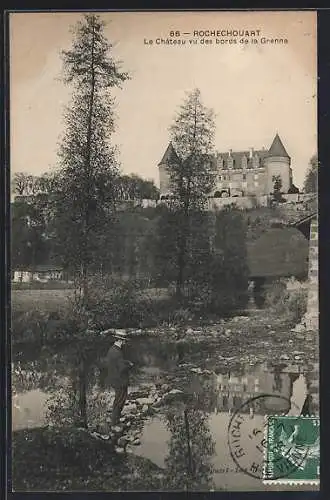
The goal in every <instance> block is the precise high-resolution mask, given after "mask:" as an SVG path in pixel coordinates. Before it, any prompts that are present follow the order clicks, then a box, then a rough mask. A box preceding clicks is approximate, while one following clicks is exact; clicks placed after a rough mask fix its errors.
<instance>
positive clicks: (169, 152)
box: [158, 142, 180, 165]
mask: <svg viewBox="0 0 330 500" xmlns="http://www.w3.org/2000/svg"><path fill="white" fill-rule="evenodd" d="M179 161H180V160H179V157H178V155H177V154H176V151H175V149H174V147H173V145H172V143H171V142H170V143H169V145H168V146H167V148H166V151H165V153H164V156H163V158H162V159H161V160H160V162H159V163H158V165H163V164H164V163H165V164H169V163H178V162H179Z"/></svg>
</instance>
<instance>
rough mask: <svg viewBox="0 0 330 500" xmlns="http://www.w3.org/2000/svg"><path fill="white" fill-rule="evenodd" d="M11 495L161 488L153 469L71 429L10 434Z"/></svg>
mask: <svg viewBox="0 0 330 500" xmlns="http://www.w3.org/2000/svg"><path fill="white" fill-rule="evenodd" d="M12 449H13V471H12V472H13V475H12V481H13V484H12V487H13V491H16V492H17V491H65V490H67V491H77V490H80V491H91V490H98V491H125V490H126V491H127V490H143V489H147V490H148V489H149V490H150V489H161V486H160V477H159V473H160V472H161V469H159V468H158V467H157V466H156V465H155V464H153V463H152V462H150V461H149V460H146V459H144V458H141V457H137V456H135V455H132V454H127V455H126V454H123V455H119V454H116V453H115V451H114V449H113V448H112V447H111V445H109V444H108V443H106V442H103V441H99V440H97V439H95V438H93V437H91V436H90V435H89V433H88V432H86V431H84V430H79V429H74V428H59V429H56V428H50V427H43V428H38V429H26V430H20V431H17V432H14V433H13V440H12Z"/></svg>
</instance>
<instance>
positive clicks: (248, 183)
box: [158, 134, 297, 198]
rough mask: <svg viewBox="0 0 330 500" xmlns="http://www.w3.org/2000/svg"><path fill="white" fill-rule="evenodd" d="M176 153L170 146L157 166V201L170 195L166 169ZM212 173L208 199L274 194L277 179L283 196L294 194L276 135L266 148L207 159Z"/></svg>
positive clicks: (230, 151)
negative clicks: (212, 181) (214, 175)
mask: <svg viewBox="0 0 330 500" xmlns="http://www.w3.org/2000/svg"><path fill="white" fill-rule="evenodd" d="M178 161H179V158H178V156H177V153H176V151H175V149H174V147H173V145H172V143H170V144H169V145H168V147H167V149H166V151H165V154H164V156H163V158H162V160H161V161H160V163H159V164H158V168H159V179H160V195H161V198H164V197H166V196H169V195H171V187H170V179H169V174H168V171H167V166H168V165H169V164H170V163H172V162H178ZM210 161H211V163H212V164H213V167H214V170H215V172H216V184H215V187H214V190H213V192H212V193H210V194H209V195H210V197H214V198H222V197H228V196H254V195H255V196H262V195H268V194H270V193H272V192H273V191H274V182H275V179H276V178H278V177H280V178H281V181H282V188H281V191H282V192H283V193H295V192H297V188H296V187H295V186H294V185H293V182H292V169H291V166H290V164H291V159H290V156H289V155H288V153H287V152H286V149H285V147H284V146H283V143H282V141H281V139H280V137H279V135H278V134H276V136H275V138H274V140H273V142H272V145H271V146H270V148H269V149H265V148H263V149H259V150H254V149H253V148H251V149H250V151H232V150H231V149H230V150H229V151H228V152H226V153H217V154H215V155H214V156H211V157H210Z"/></svg>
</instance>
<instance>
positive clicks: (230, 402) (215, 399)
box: [190, 364, 318, 414]
mask: <svg viewBox="0 0 330 500" xmlns="http://www.w3.org/2000/svg"><path fill="white" fill-rule="evenodd" d="M190 390H191V391H192V392H193V393H194V396H195V399H197V400H198V401H199V403H200V405H201V408H203V409H204V410H205V411H208V412H216V413H218V412H229V413H231V412H233V411H235V410H237V409H238V408H241V406H242V405H244V403H246V402H247V401H248V400H250V399H252V398H254V401H253V402H252V403H251V404H249V405H247V406H246V408H244V407H243V408H241V410H240V411H242V412H244V411H246V412H251V411H255V412H257V413H261V414H263V413H267V412H269V411H275V412H276V411H287V410H289V408H290V399H291V398H292V397H293V391H295V393H296V394H295V395H294V397H295V399H296V401H297V402H298V404H299V405H300V407H302V405H303V403H304V400H305V398H306V396H307V394H309V395H310V396H312V400H311V408H310V410H311V411H312V412H313V413H318V366H317V365H316V364H315V365H313V367H312V366H310V367H309V368H308V369H307V370H306V369H302V367H301V365H286V366H285V365H284V366H283V365H282V366H273V367H272V366H269V365H268V366H267V365H260V366H258V367H257V368H256V367H254V368H251V367H248V368H246V369H245V370H244V373H243V374H242V373H234V372H227V373H222V374H221V373H220V374H212V375H209V376H208V377H207V378H203V379H202V378H201V377H199V376H196V377H194V378H193V380H192V381H191V384H190ZM262 394H267V395H272V396H273V397H268V398H266V399H265V398H260V399H258V396H259V395H262ZM278 396H281V397H278Z"/></svg>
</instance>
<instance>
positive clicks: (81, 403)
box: [78, 359, 88, 429]
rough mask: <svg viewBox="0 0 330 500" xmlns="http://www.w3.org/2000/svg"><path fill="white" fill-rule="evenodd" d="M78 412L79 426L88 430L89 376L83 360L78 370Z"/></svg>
mask: <svg viewBox="0 0 330 500" xmlns="http://www.w3.org/2000/svg"><path fill="white" fill-rule="evenodd" d="M78 411H79V425H80V426H81V427H83V428H84V429H87V428H88V423H87V374H86V362H85V361H84V360H83V359H82V360H81V361H80V364H79V370H78Z"/></svg>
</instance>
